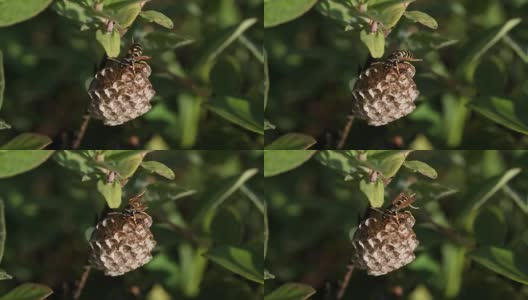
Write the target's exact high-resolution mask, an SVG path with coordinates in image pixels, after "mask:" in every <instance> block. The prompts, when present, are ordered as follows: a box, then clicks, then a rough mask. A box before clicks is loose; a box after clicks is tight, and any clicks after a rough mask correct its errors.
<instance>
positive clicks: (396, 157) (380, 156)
mask: <svg viewBox="0 0 528 300" xmlns="http://www.w3.org/2000/svg"><path fill="white" fill-rule="evenodd" d="M410 152H411V151H409V150H369V151H368V159H367V165H370V167H371V168H372V169H374V170H376V171H378V172H380V173H381V174H383V176H385V177H387V178H390V177H394V176H395V175H396V173H398V170H400V168H401V166H402V165H403V163H404V162H405V159H406V158H407V155H409V153H410Z"/></svg>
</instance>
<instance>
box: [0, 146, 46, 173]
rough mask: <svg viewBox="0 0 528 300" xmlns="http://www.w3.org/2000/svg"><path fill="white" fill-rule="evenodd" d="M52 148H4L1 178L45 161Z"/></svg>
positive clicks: (1, 161) (0, 158)
mask: <svg viewBox="0 0 528 300" xmlns="http://www.w3.org/2000/svg"><path fill="white" fill-rule="evenodd" d="M51 154H53V151H52V150H33V151H31V150H3V151H0V178H6V177H11V176H15V175H18V174H20V173H24V172H26V171H29V170H31V169H34V168H36V167H38V166H39V165H41V164H42V163H44V162H45V161H46V160H47V159H48V158H49V157H50V156H51Z"/></svg>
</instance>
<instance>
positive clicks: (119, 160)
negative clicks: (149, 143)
mask: <svg viewBox="0 0 528 300" xmlns="http://www.w3.org/2000/svg"><path fill="white" fill-rule="evenodd" d="M147 152H148V151H144V150H110V151H107V152H106V153H107V155H106V158H105V162H106V165H107V166H109V167H110V169H111V170H112V171H115V172H117V173H118V174H119V175H120V176H121V177H122V178H129V177H131V176H132V175H133V174H134V172H136V170H137V168H138V167H139V165H140V164H141V162H142V161H143V158H144V157H145V155H146V154H147Z"/></svg>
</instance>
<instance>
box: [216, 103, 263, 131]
mask: <svg viewBox="0 0 528 300" xmlns="http://www.w3.org/2000/svg"><path fill="white" fill-rule="evenodd" d="M206 106H207V108H208V109H209V110H211V111H212V112H214V113H216V114H218V115H219V116H221V117H222V118H224V119H226V120H228V121H230V122H232V123H234V124H237V125H239V126H240V127H242V128H245V129H247V130H250V131H253V132H255V133H258V134H261V135H263V134H264V128H263V123H264V116H263V115H262V108H259V109H257V108H255V107H254V105H252V103H251V102H250V101H249V100H246V99H241V98H235V97H217V98H214V99H212V100H210V101H209V102H208V103H207V105H206Z"/></svg>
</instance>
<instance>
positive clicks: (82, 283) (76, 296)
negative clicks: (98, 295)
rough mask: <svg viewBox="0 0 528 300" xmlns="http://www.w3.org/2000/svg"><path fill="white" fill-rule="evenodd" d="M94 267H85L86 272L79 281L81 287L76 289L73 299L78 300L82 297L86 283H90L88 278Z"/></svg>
mask: <svg viewBox="0 0 528 300" xmlns="http://www.w3.org/2000/svg"><path fill="white" fill-rule="evenodd" d="M91 269H92V267H91V266H90V265H86V266H84V272H83V273H82V275H81V279H80V280H79V285H78V286H77V288H76V289H75V292H74V293H73V299H74V300H77V299H79V298H80V297H81V294H82V291H83V289H84V286H85V285H86V281H88V277H89V276H90V270H91Z"/></svg>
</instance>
